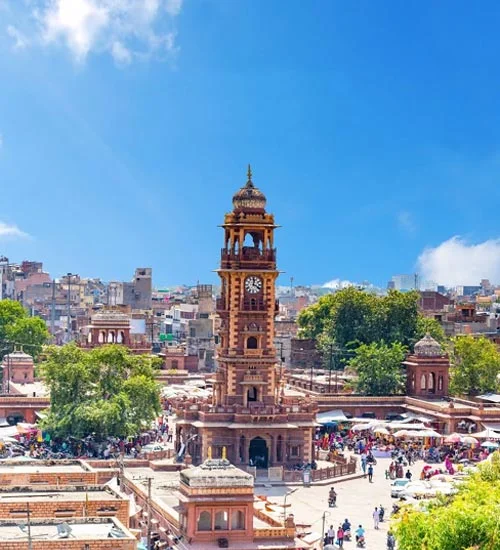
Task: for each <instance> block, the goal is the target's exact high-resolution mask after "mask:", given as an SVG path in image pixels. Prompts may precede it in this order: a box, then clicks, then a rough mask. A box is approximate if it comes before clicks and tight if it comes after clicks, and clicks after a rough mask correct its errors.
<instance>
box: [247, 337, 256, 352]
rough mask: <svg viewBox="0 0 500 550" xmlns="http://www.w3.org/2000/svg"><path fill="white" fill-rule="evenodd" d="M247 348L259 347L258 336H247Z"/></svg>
mask: <svg viewBox="0 0 500 550" xmlns="http://www.w3.org/2000/svg"><path fill="white" fill-rule="evenodd" d="M247 349H257V338H255V336H250V337H249V338H247Z"/></svg>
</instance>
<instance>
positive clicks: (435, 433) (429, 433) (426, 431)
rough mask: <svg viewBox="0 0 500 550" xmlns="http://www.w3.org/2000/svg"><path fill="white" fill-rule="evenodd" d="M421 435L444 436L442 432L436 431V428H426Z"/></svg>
mask: <svg viewBox="0 0 500 550" xmlns="http://www.w3.org/2000/svg"><path fill="white" fill-rule="evenodd" d="M420 435H422V436H423V437H443V436H442V435H441V434H440V433H438V432H436V431H435V430H424V431H422V432H420Z"/></svg>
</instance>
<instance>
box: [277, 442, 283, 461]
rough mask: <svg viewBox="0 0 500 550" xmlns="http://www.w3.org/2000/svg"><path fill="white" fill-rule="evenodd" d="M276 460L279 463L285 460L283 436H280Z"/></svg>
mask: <svg viewBox="0 0 500 550" xmlns="http://www.w3.org/2000/svg"><path fill="white" fill-rule="evenodd" d="M276 460H277V462H281V461H282V460H283V438H282V437H281V435H279V436H278V440H277V444H276Z"/></svg>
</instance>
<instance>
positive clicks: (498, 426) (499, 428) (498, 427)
mask: <svg viewBox="0 0 500 550" xmlns="http://www.w3.org/2000/svg"><path fill="white" fill-rule="evenodd" d="M483 426H484V427H485V428H486V429H487V430H494V431H495V432H500V422H483Z"/></svg>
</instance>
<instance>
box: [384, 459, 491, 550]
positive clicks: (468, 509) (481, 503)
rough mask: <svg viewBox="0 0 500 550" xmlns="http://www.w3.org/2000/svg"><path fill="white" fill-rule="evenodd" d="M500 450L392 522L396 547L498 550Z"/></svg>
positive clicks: (406, 508)
mask: <svg viewBox="0 0 500 550" xmlns="http://www.w3.org/2000/svg"><path fill="white" fill-rule="evenodd" d="M499 509H500V454H499V453H498V452H496V453H494V455H493V456H492V459H491V462H489V463H485V464H483V465H480V466H479V471H478V472H477V473H474V474H472V475H471V476H469V478H468V479H466V481H465V482H464V483H461V484H460V485H459V486H458V493H457V494H456V495H453V496H446V497H444V496H442V497H440V498H437V499H436V500H434V501H431V502H429V503H427V504H424V505H423V507H420V508H412V507H409V506H408V507H405V508H403V510H402V511H401V512H400V513H399V515H398V517H397V518H396V521H395V523H394V528H395V532H396V539H397V543H398V548H399V550H414V549H416V548H418V549H420V550H469V549H474V550H479V549H484V550H500V514H499Z"/></svg>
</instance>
